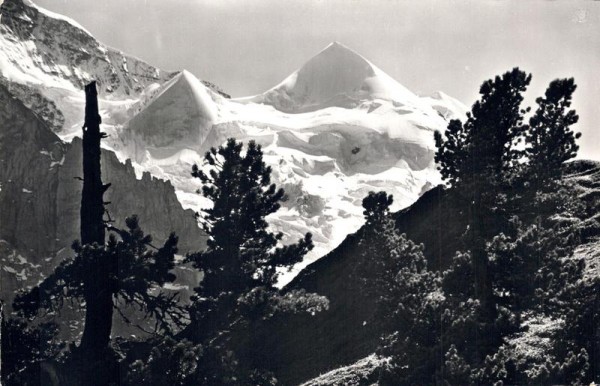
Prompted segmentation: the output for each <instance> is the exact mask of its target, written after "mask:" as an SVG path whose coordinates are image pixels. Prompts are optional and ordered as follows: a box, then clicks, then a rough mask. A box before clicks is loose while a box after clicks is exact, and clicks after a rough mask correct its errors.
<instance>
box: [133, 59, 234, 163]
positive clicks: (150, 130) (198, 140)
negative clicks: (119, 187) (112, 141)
mask: <svg viewBox="0 0 600 386" xmlns="http://www.w3.org/2000/svg"><path fill="white" fill-rule="evenodd" d="M220 99H223V98H222V97H221V96H218V95H217V94H216V93H214V92H212V91H211V90H210V89H209V88H208V87H206V86H205V85H204V84H203V83H202V82H200V81H199V80H198V78H196V77H195V76H194V75H192V74H191V73H190V72H189V71H187V70H183V71H181V72H179V73H177V74H176V75H175V76H174V77H173V78H172V79H171V80H169V81H168V82H166V83H165V84H164V85H162V86H160V87H158V88H156V89H155V88H151V95H149V96H148V99H147V100H146V101H142V102H141V105H142V106H141V111H139V112H138V113H136V114H135V115H134V116H133V118H132V119H131V120H129V122H127V124H126V125H127V127H128V130H127V131H126V132H125V133H124V134H125V135H126V136H127V137H128V138H130V139H133V141H130V142H131V143H130V145H134V146H133V147H131V146H130V150H129V151H128V154H127V155H128V156H130V157H132V158H133V159H134V160H135V161H137V162H142V161H143V159H144V158H145V157H146V156H147V153H146V152H147V151H150V152H152V151H153V152H154V153H155V155H154V156H155V157H156V153H159V154H160V157H159V158H163V157H168V156H171V155H172V154H173V153H176V152H177V151H179V150H181V149H186V148H187V149H198V148H200V147H201V146H202V144H203V143H204V140H205V139H206V136H207V135H208V133H209V132H210V129H211V128H212V125H213V123H214V121H215V119H216V118H217V113H218V112H217V105H216V104H215V100H220ZM157 149H160V150H157ZM168 149H170V150H168Z"/></svg>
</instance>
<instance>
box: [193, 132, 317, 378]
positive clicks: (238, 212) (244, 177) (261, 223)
mask: <svg viewBox="0 0 600 386" xmlns="http://www.w3.org/2000/svg"><path fill="white" fill-rule="evenodd" d="M192 175H193V176H194V177H197V178H199V179H200V180H201V181H202V183H203V184H204V186H203V187H202V194H203V195H204V197H206V198H208V199H210V200H211V201H212V203H213V206H212V208H210V209H207V210H206V213H205V216H202V217H200V216H199V219H200V221H201V222H202V223H203V227H204V229H205V231H206V232H207V233H208V235H209V239H208V242H207V249H206V250H205V251H202V252H198V253H194V254H190V255H188V260H189V261H191V262H192V263H193V265H194V266H195V267H196V268H198V269H200V270H202V272H203V274H204V277H203V279H202V281H201V282H200V285H199V286H198V287H197V288H196V289H195V290H196V294H197V295H196V296H195V297H194V299H193V305H192V307H191V310H190V317H191V319H192V323H191V324H190V326H189V327H188V329H187V334H186V335H187V336H189V337H190V338H191V339H192V340H193V341H195V342H199V343H203V344H204V345H205V346H204V347H205V349H208V350H213V349H214V350H217V351H218V350H220V349H225V347H229V348H227V349H225V350H226V351H230V353H231V354H227V355H228V356H229V357H230V358H231V355H235V357H236V358H237V359H236V360H237V361H238V363H239V366H238V367H245V368H246V370H240V371H242V373H243V371H246V375H245V376H246V378H248V377H252V375H251V374H250V373H251V372H252V370H253V368H254V367H255V366H254V365H253V364H252V363H253V361H254V360H255V358H254V356H255V355H259V353H260V347H261V346H260V345H261V342H260V341H257V339H255V338H254V331H253V328H252V325H253V323H255V322H257V321H259V320H261V319H267V318H269V317H271V316H272V315H274V314H275V313H278V312H298V311H309V312H314V311H319V310H322V309H324V308H326V307H327V301H326V299H325V298H323V297H320V296H316V295H314V294H307V293H305V292H303V291H293V292H288V293H285V294H282V293H281V291H280V290H279V289H277V288H276V287H275V285H276V283H277V279H278V276H279V272H278V270H282V269H291V267H292V266H293V265H294V264H295V263H298V262H300V261H301V260H302V258H303V257H304V255H305V254H306V253H307V252H308V251H310V250H311V249H312V247H313V244H312V237H311V234H310V233H307V234H306V235H305V236H304V237H303V238H302V239H300V240H299V241H298V242H297V243H296V244H291V245H285V246H282V245H281V239H282V237H283V234H281V233H277V234H276V233H273V232H272V231H271V230H270V229H269V226H268V223H267V220H266V217H267V216H269V215H270V214H272V213H275V212H276V211H277V210H278V209H279V208H280V201H281V200H282V199H283V198H284V191H283V189H277V187H276V185H275V184H273V183H271V168H270V167H268V166H266V164H265V163H264V161H263V152H262V149H261V146H260V145H257V144H256V143H255V142H254V141H250V142H249V143H248V146H247V148H246V150H245V152H244V151H243V145H242V143H238V142H236V141H235V140H234V139H229V140H228V141H227V143H226V144H225V145H223V146H220V147H219V148H218V149H217V148H212V149H211V150H210V151H209V152H207V153H206V155H205V165H204V167H202V168H200V167H198V166H196V165H194V167H193V170H192ZM235 330H239V331H244V333H243V334H241V335H243V336H244V339H245V340H246V341H245V343H244V344H243V345H238V349H237V350H236V349H235V347H232V346H231V345H229V340H230V339H231V338H232V333H233V331H235ZM240 346H243V347H244V350H242V349H240V348H239V347H240ZM204 370H205V371H207V372H210V371H213V370H212V369H206V368H205V369H204ZM223 371H225V372H227V371H231V370H227V369H225V370H223ZM217 372H218V371H217ZM254 376H258V377H261V376H262V375H256V374H255V375H254ZM236 378H237V377H236ZM267 378H268V377H267Z"/></svg>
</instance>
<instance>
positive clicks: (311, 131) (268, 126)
mask: <svg viewBox="0 0 600 386" xmlns="http://www.w3.org/2000/svg"><path fill="white" fill-rule="evenodd" d="M7 4H8V5H7ZM1 18H2V19H1V25H0V47H1V49H0V73H1V77H0V81H1V82H3V83H6V84H8V85H9V86H11V87H13V89H14V88H16V89H17V90H19V88H23V90H22V91H21V92H20V93H18V92H17V93H16V94H17V95H18V96H19V98H20V99H22V100H23V102H24V103H25V104H26V105H27V106H28V107H30V108H32V109H33V110H34V111H35V112H36V113H37V114H38V115H39V116H40V117H42V118H44V119H45V120H46V121H47V122H49V124H50V127H52V128H53V129H54V130H55V131H56V132H57V134H58V135H59V136H60V137H61V138H62V139H63V140H66V141H70V140H72V139H73V138H74V137H76V136H80V134H81V125H82V122H83V111H84V95H83V91H82V86H83V84H85V83H86V82H88V81H90V80H93V79H95V80H97V81H98V83H99V86H100V87H99V88H100V101H99V102H100V110H101V115H102V119H103V125H102V128H103V130H104V131H106V132H107V133H108V134H109V137H108V139H107V140H106V141H104V146H106V147H107V148H108V149H110V150H113V151H114V152H115V153H116V154H117V156H118V158H119V159H120V160H121V161H122V162H125V161H126V160H128V159H129V160H131V162H132V164H133V166H134V167H135V169H136V173H137V175H138V178H141V175H142V173H144V172H149V173H150V174H151V175H153V176H155V177H158V178H163V179H168V180H170V181H171V182H172V184H173V185H174V186H175V189H176V192H177V197H178V199H179V201H180V202H181V204H182V205H183V206H184V207H185V208H191V209H194V210H195V211H201V210H202V209H203V208H206V207H208V206H209V205H210V202H207V200H205V199H204V198H202V197H201V196H200V195H198V194H197V193H196V191H197V189H199V188H200V183H199V180H195V179H193V178H192V177H191V174H190V172H191V167H192V165H193V164H201V163H202V157H203V154H204V153H205V152H206V151H207V150H208V149H210V147H212V146H218V145H220V144H222V143H223V142H224V141H225V140H226V139H227V138H229V137H234V138H236V139H238V140H241V141H244V142H247V141H249V140H255V141H256V142H257V143H259V144H261V145H262V146H263V149H264V153H265V161H266V162H267V163H268V164H269V165H270V166H271V167H272V168H273V176H274V182H276V183H277V184H278V185H281V186H283V187H284V188H285V190H286V192H287V193H288V196H287V201H286V202H285V203H284V205H283V207H282V209H281V210H280V211H278V212H277V213H275V214H273V215H272V216H271V217H270V218H269V221H270V224H271V226H272V227H273V228H274V229H275V230H277V231H281V232H283V233H284V234H285V237H284V241H285V242H292V241H295V240H296V239H298V238H300V237H301V236H302V235H303V234H304V233H306V232H311V233H312V234H313V239H314V241H315V249H314V250H313V251H312V252H311V253H310V254H309V255H308V256H307V257H306V259H305V261H303V262H302V263H300V264H299V265H298V266H297V267H296V268H295V269H294V271H293V272H291V273H287V274H286V275H285V277H284V278H283V280H282V283H285V282H286V281H288V280H290V279H291V278H292V277H293V276H294V275H295V273H296V272H298V270H300V269H301V268H302V267H304V266H306V265H307V264H309V263H311V262H312V261H314V260H315V259H317V258H319V257H320V256H323V255H324V254H326V253H327V252H329V251H331V250H332V249H333V248H334V247H336V246H337V245H338V244H339V243H340V242H341V241H342V240H343V239H344V238H345V237H346V235H348V234H349V233H352V232H354V231H356V230H357V229H358V228H359V227H360V226H361V224H362V223H363V214H362V206H361V203H362V199H363V198H364V197H365V196H366V195H367V193H368V192H369V191H379V190H385V191H387V192H388V193H391V194H393V195H394V199H395V200H394V201H395V202H394V206H393V209H394V210H397V209H400V208H403V207H406V206H408V205H410V204H412V203H413V202H414V201H415V200H416V199H417V198H418V197H419V195H420V194H422V193H423V192H424V191H426V190H427V189H428V188H429V187H431V186H434V185H436V184H438V183H439V182H440V178H439V175H438V173H437V171H436V170H435V167H434V163H433V155H434V142H433V132H434V131H435V130H444V129H445V127H446V126H447V123H448V120H449V119H452V118H462V117H463V116H464V114H465V111H466V108H465V106H464V105H462V104H461V103H460V102H458V101H456V100H455V99H453V98H451V97H449V96H447V95H445V94H443V93H436V94H435V95H433V96H431V97H419V96H417V95H415V94H413V93H412V92H411V91H409V90H408V89H406V88H405V87H404V86H402V85H401V84H400V83H398V82H397V81H395V80H394V79H392V78H391V77H390V76H388V75H387V74H385V73H384V72H383V71H382V70H380V69H379V68H377V67H376V66H375V65H373V64H371V63H370V62H369V61H368V60H366V59H365V58H363V57H362V56H360V55H359V54H358V53H356V52H354V51H352V50H351V49H349V48H348V47H345V46H344V45H342V44H340V43H337V42H335V43H332V44H330V45H329V46H327V47H326V48H325V49H323V50H322V51H321V52H319V53H318V54H317V55H316V56H314V57H313V58H312V59H310V60H308V61H307V62H306V64H305V65H304V66H302V67H301V68H300V69H299V70H297V71H295V72H294V73H292V74H291V75H290V76H289V77H287V78H286V79H285V80H284V81H283V82H281V83H280V84H279V85H277V86H275V87H274V88H272V89H270V90H268V91H266V92H265V93H263V94H259V95H255V96H251V97H246V98H238V99H227V98H225V97H224V96H223V95H222V94H221V93H219V92H218V90H217V89H216V88H215V87H209V86H207V84H208V83H207V82H203V81H200V80H198V79H197V78H196V77H195V76H194V75H193V74H191V73H190V72H188V71H185V70H184V71H181V72H178V73H166V72H164V71H161V70H159V69H157V68H155V67H153V66H151V65H149V64H146V63H144V62H142V61H140V60H138V59H136V58H134V57H131V56H127V55H125V54H123V53H121V52H119V51H117V50H114V49H112V48H109V47H106V46H104V45H103V44H102V43H100V42H98V41H97V40H96V39H94V38H93V37H92V36H91V35H90V34H89V33H88V32H87V31H85V30H84V29H83V28H82V27H80V26H79V25H78V24H77V23H75V22H74V21H71V20H69V19H66V18H63V17H60V16H55V15H53V14H52V13H49V12H46V11H44V10H41V9H40V8H38V7H36V6H33V5H32V4H30V3H29V2H25V3H22V2H21V1H20V0H7V1H5V3H4V5H3V6H2V16H1ZM57 42H58V43H57ZM60 42H63V43H64V44H59V43H60Z"/></svg>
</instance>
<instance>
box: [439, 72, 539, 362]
mask: <svg viewBox="0 0 600 386" xmlns="http://www.w3.org/2000/svg"><path fill="white" fill-rule="evenodd" d="M530 81H531V75H529V74H526V73H525V72H523V71H521V70H519V69H518V68H514V69H513V70H512V71H509V72H506V73H505V74H503V75H502V76H496V77H495V78H494V79H490V80H487V81H485V82H484V83H483V84H482V85H481V88H480V90H479V92H480V94H481V98H480V100H479V101H477V102H475V104H474V105H473V107H472V111H471V112H470V113H468V114H467V120H466V122H465V123H464V124H463V123H461V122H460V121H457V120H453V121H451V122H450V124H449V125H448V130H447V131H446V133H445V138H444V136H442V134H441V133H439V132H436V133H435V142H436V145H437V147H438V150H437V152H436V155H435V160H436V162H437V163H438V165H439V170H440V172H441V174H442V177H443V178H444V180H445V181H446V183H447V184H448V185H450V186H452V187H453V188H455V189H454V190H455V191H457V192H459V193H460V194H462V195H464V196H465V199H466V201H467V203H468V217H469V229H468V233H467V235H466V238H465V242H466V244H467V248H468V249H469V251H470V253H471V260H472V264H473V273H474V279H475V296H476V298H477V299H478V300H479V301H480V303H481V316H482V318H483V319H484V320H487V321H488V322H491V321H492V320H493V319H494V318H495V315H496V308H495V304H494V300H493V289H492V278H491V274H490V271H489V261H488V256H487V253H486V239H487V238H489V237H490V236H493V234H494V233H495V232H496V230H497V227H498V225H497V224H498V220H499V219H500V217H499V216H492V214H493V213H494V212H496V213H498V212H501V211H502V209H503V208H502V202H503V199H504V197H503V195H502V193H503V191H505V189H506V187H507V185H508V184H509V183H510V181H511V179H512V178H513V173H514V171H515V170H516V166H517V161H518V160H519V158H520V157H521V152H519V151H518V150H516V148H515V145H516V144H517V142H518V141H519V138H521V135H522V132H523V130H524V127H523V113H524V111H522V110H521V108H520V105H521V102H522V101H523V96H522V93H523V92H524V91H525V90H526V88H527V86H528V85H529V82H530ZM482 339H485V337H482ZM477 346H478V347H479V346H482V347H485V345H483V344H481V345H480V344H478V345H477ZM485 351H486V349H485V348H484V349H482V354H483V353H484V352H485Z"/></svg>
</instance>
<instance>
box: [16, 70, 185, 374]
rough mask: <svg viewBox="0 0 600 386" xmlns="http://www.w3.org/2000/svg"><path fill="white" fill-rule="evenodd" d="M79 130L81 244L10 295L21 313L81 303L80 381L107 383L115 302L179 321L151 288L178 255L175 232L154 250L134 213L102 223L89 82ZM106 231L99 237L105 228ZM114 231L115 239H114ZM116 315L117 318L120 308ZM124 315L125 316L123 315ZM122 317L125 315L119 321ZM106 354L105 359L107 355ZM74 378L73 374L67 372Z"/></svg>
mask: <svg viewBox="0 0 600 386" xmlns="http://www.w3.org/2000/svg"><path fill="white" fill-rule="evenodd" d="M85 91H86V115H85V125H84V127H83V171H84V176H83V192H82V199H81V243H80V242H78V241H76V242H75V243H74V244H73V250H74V252H75V257H74V258H72V259H67V260H65V261H63V262H61V263H60V265H59V266H58V267H57V268H56V269H55V270H54V272H53V273H52V274H51V275H50V276H48V277H47V278H46V279H45V280H44V281H42V282H41V283H40V284H39V285H38V286H36V287H34V288H33V289H32V290H31V291H29V292H27V293H23V294H20V295H19V296H17V297H16V299H15V302H14V307H15V309H16V310H18V311H20V312H21V313H22V314H24V315H25V316H28V317H33V316H36V315H37V314H38V313H40V312H44V311H46V312H47V311H49V310H59V309H60V308H61V307H62V306H63V303H64V300H65V299H71V300H77V301H81V302H84V303H85V326H84V331H83V335H82V338H81V342H80V345H79V348H78V354H77V355H74V359H75V360H79V361H80V362H81V361H82V366H83V368H81V370H80V371H81V372H82V374H80V376H81V378H80V380H79V381H74V382H79V383H83V384H89V385H92V384H98V385H106V384H108V383H109V382H110V380H111V377H112V378H114V377H118V372H117V373H115V371H116V367H111V366H116V362H115V361H114V358H113V354H112V353H111V350H110V349H109V342H110V335H111V330H112V317H113V310H115V309H116V310H117V311H119V312H120V311H121V309H120V308H119V307H118V304H117V303H118V301H119V300H122V301H123V302H124V303H125V304H133V305H136V306H137V307H138V308H139V309H141V310H142V311H143V312H145V315H146V316H152V317H154V318H155V319H156V323H157V324H156V328H162V329H163V330H165V331H168V330H169V329H170V328H171V327H172V325H173V324H181V323H182V322H183V320H184V319H185V318H186V314H185V313H184V311H183V309H182V308H181V307H180V306H178V305H177V296H176V294H173V295H166V294H165V293H164V292H162V291H158V293H157V291H152V292H151V290H156V289H157V288H158V287H160V286H162V285H163V284H165V283H166V282H172V281H174V280H175V276H174V275H173V274H172V273H170V270H171V269H173V267H174V258H175V253H177V237H176V236H175V235H174V234H171V235H170V236H169V238H168V239H167V240H166V242H165V243H164V245H163V246H162V247H160V248H156V247H153V246H152V245H151V243H152V237H151V236H149V235H145V234H144V233H143V231H142V230H141V229H140V227H139V223H138V219H137V217H136V216H132V217H130V218H127V219H126V221H125V223H126V225H127V230H121V229H118V228H116V227H114V226H112V225H111V224H110V222H109V221H105V220H104V213H105V208H104V204H105V203H104V201H103V194H104V192H105V191H106V190H107V189H108V187H109V186H110V184H107V185H104V184H103V183H102V178H101V169H100V166H101V164H100V156H101V149H100V141H101V139H102V138H103V137H104V136H105V134H104V133H102V132H100V122H101V119H100V116H99V115H98V101H97V92H96V85H95V82H92V83H91V84H89V85H87V86H86V88H85ZM106 228H109V229H110V230H111V231H112V232H111V234H110V237H109V239H108V242H105V230H106ZM116 235H118V236H119V237H120V239H121V240H118V239H117V236H116ZM121 315H123V314H122V313H121ZM123 316H124V315H123ZM126 321H129V320H126ZM111 358H112V359H111ZM74 373H75V375H76V373H77V372H76V371H75V372H74Z"/></svg>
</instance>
